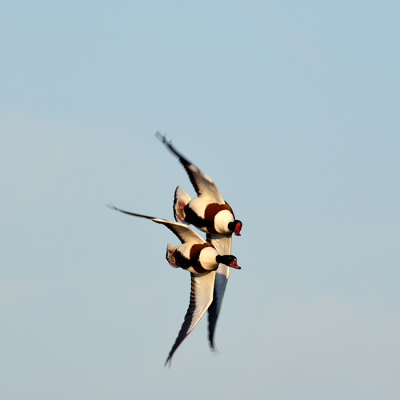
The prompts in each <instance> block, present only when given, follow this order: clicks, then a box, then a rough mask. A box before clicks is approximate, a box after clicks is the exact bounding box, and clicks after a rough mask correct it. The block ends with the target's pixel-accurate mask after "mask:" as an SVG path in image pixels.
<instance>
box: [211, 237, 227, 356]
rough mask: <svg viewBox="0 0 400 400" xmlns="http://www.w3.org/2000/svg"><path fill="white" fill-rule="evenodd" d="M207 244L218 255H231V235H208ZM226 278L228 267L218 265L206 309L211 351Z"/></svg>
mask: <svg viewBox="0 0 400 400" xmlns="http://www.w3.org/2000/svg"><path fill="white" fill-rule="evenodd" d="M207 242H208V243H210V244H211V245H212V246H214V247H215V249H216V250H217V251H218V253H219V254H220V255H226V254H231V242H232V236H231V235H229V236H228V235H219V234H208V235H207ZM228 278H229V267H228V266H227V265H225V264H219V265H218V269H217V271H216V274H215V284H214V297H213V302H212V303H211V305H210V307H209V309H208V340H209V341H210V347H211V348H212V349H213V350H215V345H214V333H215V327H216V325H217V320H218V316H219V312H220V310H221V305H222V299H223V298H224V293H225V289H226V285H227V283H228Z"/></svg>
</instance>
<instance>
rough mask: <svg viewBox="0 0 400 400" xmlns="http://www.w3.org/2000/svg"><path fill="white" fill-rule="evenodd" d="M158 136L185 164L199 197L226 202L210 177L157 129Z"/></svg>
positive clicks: (216, 201)
mask: <svg viewBox="0 0 400 400" xmlns="http://www.w3.org/2000/svg"><path fill="white" fill-rule="evenodd" d="M156 136H157V138H158V139H159V140H161V141H162V142H163V143H164V144H165V146H167V147H168V149H169V150H170V151H171V152H172V153H174V154H175V155H176V156H177V157H178V158H179V161H180V163H181V164H182V165H183V167H184V168H185V170H186V172H187V174H188V175H189V179H190V181H191V182H192V185H193V187H194V189H195V190H196V193H197V196H198V197H203V198H204V197H205V198H208V199H209V200H210V201H211V202H214V203H218V204H225V202H224V199H223V198H222V196H221V194H220V193H219V190H218V189H217V187H216V186H215V184H214V182H213V181H212V179H211V178H210V177H208V176H207V175H206V174H204V173H203V172H201V171H200V170H199V169H198V168H197V167H196V166H195V165H193V164H192V163H191V162H190V161H189V160H187V159H186V158H185V157H184V156H183V155H182V154H181V153H179V152H178V150H176V149H175V148H174V147H173V146H172V143H171V141H169V142H167V138H166V137H165V136H163V135H162V134H161V133H160V132H158V131H157V132H156Z"/></svg>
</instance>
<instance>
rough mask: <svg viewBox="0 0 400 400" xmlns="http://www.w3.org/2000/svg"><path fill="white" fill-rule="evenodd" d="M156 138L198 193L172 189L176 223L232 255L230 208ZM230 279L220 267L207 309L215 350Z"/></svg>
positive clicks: (235, 224) (236, 229) (236, 227)
mask: <svg viewBox="0 0 400 400" xmlns="http://www.w3.org/2000/svg"><path fill="white" fill-rule="evenodd" d="M156 137H157V138H158V139H159V140H160V141H161V142H162V143H163V144H164V145H165V146H166V147H167V148H168V149H169V150H170V151H171V152H172V153H173V154H174V155H175V156H177V157H178V159H179V161H180V163H181V164H182V165H183V167H184V168H185V171H186V172H187V174H188V175H189V179H190V181H191V182H192V184H193V187H194V189H195V191H196V193H197V196H198V197H196V198H194V199H192V198H191V197H190V196H189V195H188V194H187V193H186V192H185V191H184V190H183V189H182V188H181V187H180V186H178V187H177V188H176V190H175V197H174V203H173V213H174V216H175V220H176V221H177V222H182V223H187V224H192V225H194V226H195V227H196V228H198V229H200V230H202V231H203V232H206V233H207V242H208V243H210V244H212V246H213V247H214V248H215V249H216V250H217V251H218V253H219V254H231V244H232V234H235V235H236V236H240V231H241V229H242V222H241V221H239V220H237V219H235V215H234V213H233V210H232V208H231V207H230V206H229V204H228V203H227V202H226V201H225V200H224V199H223V198H222V196H221V194H220V192H219V190H218V189H217V187H216V186H215V184H214V182H213V181H212V179H211V178H210V177H208V176H207V175H206V174H204V173H203V172H202V171H200V169H198V168H197V167H196V166H195V165H193V164H192V163H191V162H190V161H188V160H187V159H186V158H185V157H184V156H183V155H182V154H181V153H179V152H178V150H176V149H175V147H174V146H173V145H172V143H171V141H167V138H166V136H165V135H162V134H161V133H160V132H156ZM228 278H229V268H228V267H227V266H226V265H225V264H220V265H219V267H218V269H217V271H216V277H215V285H214V297H213V298H214V300H213V303H212V305H211V306H210V307H209V309H208V322H209V327H208V331H209V341H210V347H211V348H212V349H213V350H215V344H214V333H215V327H216V323H217V319H218V315H219V312H220V309H221V304H222V299H223V297H224V293H225V289H226V285H227V282H228Z"/></svg>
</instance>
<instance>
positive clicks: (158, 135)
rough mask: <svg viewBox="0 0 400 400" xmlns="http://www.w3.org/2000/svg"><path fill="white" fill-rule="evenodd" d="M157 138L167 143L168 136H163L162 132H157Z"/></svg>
mask: <svg viewBox="0 0 400 400" xmlns="http://www.w3.org/2000/svg"><path fill="white" fill-rule="evenodd" d="M155 136H156V138H157V139H158V140H160V141H161V142H163V143H167V134H165V135H163V134H162V133H161V132H160V131H157V132H156V134H155Z"/></svg>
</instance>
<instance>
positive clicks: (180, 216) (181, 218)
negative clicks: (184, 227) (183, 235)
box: [176, 214, 185, 221]
mask: <svg viewBox="0 0 400 400" xmlns="http://www.w3.org/2000/svg"><path fill="white" fill-rule="evenodd" d="M176 216H177V217H178V219H180V220H181V221H184V220H185V218H183V217H182V215H180V214H176Z"/></svg>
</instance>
